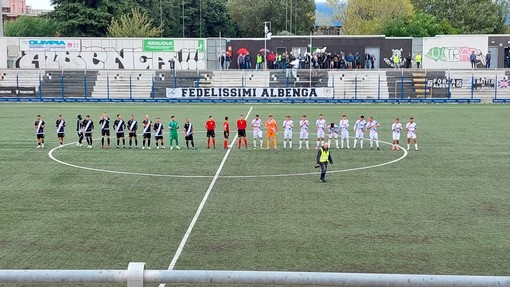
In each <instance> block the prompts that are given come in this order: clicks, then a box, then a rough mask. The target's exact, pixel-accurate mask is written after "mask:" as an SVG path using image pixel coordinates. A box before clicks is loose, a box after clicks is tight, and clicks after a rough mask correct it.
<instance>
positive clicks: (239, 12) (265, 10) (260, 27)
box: [227, 0, 315, 37]
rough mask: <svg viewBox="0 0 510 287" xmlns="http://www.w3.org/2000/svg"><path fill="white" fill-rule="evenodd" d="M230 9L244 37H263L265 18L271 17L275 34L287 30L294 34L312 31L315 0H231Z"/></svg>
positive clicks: (267, 19) (306, 33)
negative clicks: (248, 2)
mask: <svg viewBox="0 0 510 287" xmlns="http://www.w3.org/2000/svg"><path fill="white" fill-rule="evenodd" d="M227 8H228V13H229V14H230V17H231V18H232V19H233V20H234V21H235V22H236V23H237V24H238V26H239V30H240V31H241V34H242V37H264V24H263V22H264V21H271V30H272V31H271V32H272V33H273V34H274V35H276V34H278V33H279V32H281V31H288V32H290V33H292V34H294V35H309V34H310V32H312V31H313V25H314V21H315V2H314V0H257V1H250V7H249V9H247V7H246V1H245V0H228V4H227Z"/></svg>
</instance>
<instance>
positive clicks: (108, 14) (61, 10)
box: [49, 0, 132, 37]
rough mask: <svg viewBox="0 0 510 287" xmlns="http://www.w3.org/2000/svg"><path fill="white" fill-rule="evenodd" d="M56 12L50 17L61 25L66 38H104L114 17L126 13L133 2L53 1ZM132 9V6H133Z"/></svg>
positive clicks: (102, 0) (99, 0) (101, 0)
mask: <svg viewBox="0 0 510 287" xmlns="http://www.w3.org/2000/svg"><path fill="white" fill-rule="evenodd" d="M51 4H53V5H54V7H55V10H54V11H52V12H51V13H49V17H50V18H51V19H54V20H55V21H57V22H58V23H60V25H61V31H60V32H61V34H62V36H66V37H102V36H105V35H106V32H107V27H108V25H109V24H110V22H111V20H112V18H113V16H115V15H117V14H121V12H126V9H127V7H129V6H130V5H132V2H131V1H110V0H52V1H51ZM131 7H132V6H131Z"/></svg>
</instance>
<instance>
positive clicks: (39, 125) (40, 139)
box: [34, 115, 45, 148]
mask: <svg viewBox="0 0 510 287" xmlns="http://www.w3.org/2000/svg"><path fill="white" fill-rule="evenodd" d="M44 127H45V123H44V121H43V120H42V118H41V115H37V119H36V120H35V123H34V128H35V134H36V136H37V148H43V147H44Z"/></svg>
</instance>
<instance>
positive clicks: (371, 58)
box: [370, 54, 375, 69]
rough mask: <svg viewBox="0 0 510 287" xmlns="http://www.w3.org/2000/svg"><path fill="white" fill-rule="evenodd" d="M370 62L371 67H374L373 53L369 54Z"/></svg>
mask: <svg viewBox="0 0 510 287" xmlns="http://www.w3.org/2000/svg"><path fill="white" fill-rule="evenodd" d="M370 64H372V69H373V68H374V64H375V56H374V54H372V55H370Z"/></svg>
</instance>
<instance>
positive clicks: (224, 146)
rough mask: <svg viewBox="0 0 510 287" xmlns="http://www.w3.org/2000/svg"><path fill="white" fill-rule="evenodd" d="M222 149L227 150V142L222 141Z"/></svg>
mask: <svg viewBox="0 0 510 287" xmlns="http://www.w3.org/2000/svg"><path fill="white" fill-rule="evenodd" d="M223 148H224V149H226V148H227V140H223Z"/></svg>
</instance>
